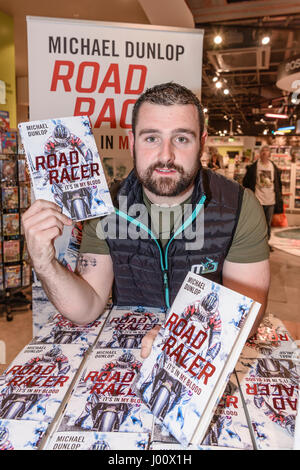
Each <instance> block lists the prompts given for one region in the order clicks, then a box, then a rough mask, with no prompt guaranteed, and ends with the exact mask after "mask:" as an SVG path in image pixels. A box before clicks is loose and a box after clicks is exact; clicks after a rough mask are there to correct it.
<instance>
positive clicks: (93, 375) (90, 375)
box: [84, 370, 98, 382]
mask: <svg viewBox="0 0 300 470" xmlns="http://www.w3.org/2000/svg"><path fill="white" fill-rule="evenodd" d="M97 376H98V372H97V371H95V370H91V372H89V373H88V375H87V376H86V377H85V379H84V381H85V382H87V381H88V380H91V381H92V382H94V381H95V379H96V378H97Z"/></svg>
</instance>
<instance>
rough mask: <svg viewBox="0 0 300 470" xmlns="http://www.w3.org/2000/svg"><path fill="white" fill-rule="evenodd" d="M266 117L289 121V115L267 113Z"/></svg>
mask: <svg viewBox="0 0 300 470" xmlns="http://www.w3.org/2000/svg"><path fill="white" fill-rule="evenodd" d="M265 116H266V117H269V118H275V119H288V116H287V114H273V113H267V114H265Z"/></svg>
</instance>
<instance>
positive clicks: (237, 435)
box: [151, 373, 253, 450]
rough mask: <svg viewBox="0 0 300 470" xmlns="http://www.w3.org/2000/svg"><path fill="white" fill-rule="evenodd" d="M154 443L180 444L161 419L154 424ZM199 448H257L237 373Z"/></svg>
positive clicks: (227, 388) (229, 384)
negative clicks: (254, 444) (254, 443)
mask: <svg viewBox="0 0 300 470" xmlns="http://www.w3.org/2000/svg"><path fill="white" fill-rule="evenodd" d="M151 442H152V443H153V445H155V446H156V447H157V448H158V446H159V444H161V445H162V446H163V445H164V444H178V442H177V441H176V439H175V437H173V436H172V435H171V434H170V433H168V431H167V429H166V428H165V426H164V425H163V424H162V423H161V422H160V421H159V420H156V422H155V424H154V426H153V432H152V436H151ZM178 445H180V444H178ZM197 447H198V448H199V447H201V449H202V448H204V447H209V448H214V447H215V448H216V450H217V449H218V448H222V449H224V448H229V449H240V450H250V449H253V443H252V439H251V434H250V431H249V427H248V422H247V418H246V415H245V410H244V406H243V402H242V397H241V394H240V389H239V386H238V384H237V380H236V377H235V374H234V373H233V374H232V375H231V377H230V379H229V382H228V383H227V386H226V389H225V391H224V393H223V396H222V398H221V400H220V401H219V404H218V406H217V408H216V410H215V413H214V416H213V419H212V420H211V422H210V425H209V428H208V430H207V432H206V435H205V437H204V439H203V440H202V442H201V443H200V444H199V445H198V446H197ZM182 448H183V449H185V450H188V449H189V447H184V446H182Z"/></svg>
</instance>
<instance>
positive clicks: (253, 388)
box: [246, 384, 257, 395]
mask: <svg viewBox="0 0 300 470" xmlns="http://www.w3.org/2000/svg"><path fill="white" fill-rule="evenodd" d="M246 393H247V395H257V385H256V384H253V385H251V384H246Z"/></svg>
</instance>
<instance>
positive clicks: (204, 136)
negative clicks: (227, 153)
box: [201, 130, 207, 150]
mask: <svg viewBox="0 0 300 470" xmlns="http://www.w3.org/2000/svg"><path fill="white" fill-rule="evenodd" d="M206 139H207V131H206V130H205V131H204V132H203V134H202V136H201V149H202V150H203V149H204V145H205V142H206Z"/></svg>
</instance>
